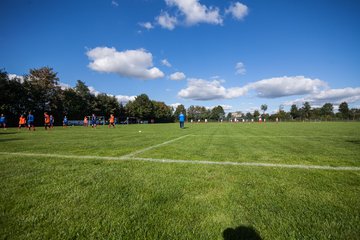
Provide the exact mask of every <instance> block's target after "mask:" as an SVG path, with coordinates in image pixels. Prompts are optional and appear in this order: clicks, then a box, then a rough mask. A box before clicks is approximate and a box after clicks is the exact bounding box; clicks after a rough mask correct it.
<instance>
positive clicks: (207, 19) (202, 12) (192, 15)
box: [165, 0, 223, 25]
mask: <svg viewBox="0 0 360 240" xmlns="http://www.w3.org/2000/svg"><path fill="white" fill-rule="evenodd" d="M165 2H166V4H167V5H168V6H176V7H177V8H178V9H179V10H180V12H181V14H182V15H184V16H185V23H186V24H188V25H195V24H197V23H201V22H204V23H211V24H222V22H223V19H222V17H221V15H220V13H219V9H218V8H217V7H207V6H205V5H202V4H200V3H199V0H165Z"/></svg>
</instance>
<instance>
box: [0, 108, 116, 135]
mask: <svg viewBox="0 0 360 240" xmlns="http://www.w3.org/2000/svg"><path fill="white" fill-rule="evenodd" d="M54 121H55V120H54V117H53V115H51V114H50V115H49V114H48V113H47V112H44V127H45V130H48V129H49V130H50V129H52V128H53V127H54ZM34 122H35V117H34V115H33V114H32V112H31V111H30V112H29V114H28V115H27V119H26V118H25V116H24V115H21V116H20V117H19V127H18V129H19V130H20V129H21V128H22V127H24V128H26V127H27V128H28V129H29V130H31V129H32V130H33V131H35V124H34ZM62 123H63V127H64V128H66V127H67V126H68V124H69V122H68V119H67V116H66V115H65V116H64V118H63V122H62ZM90 125H91V127H92V128H96V126H97V117H96V115H95V114H92V116H91V117H90ZM88 126H89V119H88V117H87V116H85V117H84V127H88ZM0 127H3V128H4V129H6V118H5V116H4V114H1V116H0ZM110 127H114V128H115V116H114V114H110V117H109V128H110Z"/></svg>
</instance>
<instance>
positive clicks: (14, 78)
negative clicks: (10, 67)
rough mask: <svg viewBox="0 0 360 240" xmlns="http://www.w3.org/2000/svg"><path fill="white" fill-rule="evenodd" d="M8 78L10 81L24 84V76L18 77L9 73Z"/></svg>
mask: <svg viewBox="0 0 360 240" xmlns="http://www.w3.org/2000/svg"><path fill="white" fill-rule="evenodd" d="M8 78H9V80H17V81H19V82H20V83H23V82H24V76H19V75H16V74H11V73H9V74H8Z"/></svg>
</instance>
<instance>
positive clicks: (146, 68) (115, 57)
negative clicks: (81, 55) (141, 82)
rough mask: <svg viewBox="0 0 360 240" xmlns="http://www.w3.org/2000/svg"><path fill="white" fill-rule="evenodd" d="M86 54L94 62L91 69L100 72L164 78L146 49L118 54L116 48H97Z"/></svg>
mask: <svg viewBox="0 0 360 240" xmlns="http://www.w3.org/2000/svg"><path fill="white" fill-rule="evenodd" d="M86 54H87V56H88V57H89V59H90V60H91V61H92V62H90V63H89V68H91V69H92V70H95V71H98V72H106V73H117V74H119V75H120V76H124V77H130V78H139V79H155V78H162V77H164V73H163V72H161V71H160V70H159V69H158V68H156V67H152V66H153V62H152V54H151V53H150V52H147V51H146V50H144V49H137V50H126V51H123V52H118V51H116V49H115V48H108V47H97V48H94V49H91V50H89V51H88V52H87V53H86Z"/></svg>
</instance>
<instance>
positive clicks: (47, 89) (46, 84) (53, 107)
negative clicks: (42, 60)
mask: <svg viewBox="0 0 360 240" xmlns="http://www.w3.org/2000/svg"><path fill="white" fill-rule="evenodd" d="M58 81H59V78H58V77H57V73H56V72H54V71H53V69H52V68H49V67H42V68H39V69H30V73H29V74H28V75H26V76H25V86H26V87H27V88H28V91H29V92H28V93H29V101H30V102H31V103H32V106H33V107H34V109H35V110H39V111H41V112H44V111H54V112H56V111H57V109H58V105H57V103H58V100H59V93H60V92H61V91H60V86H59V83H58ZM41 114H42V113H41Z"/></svg>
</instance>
